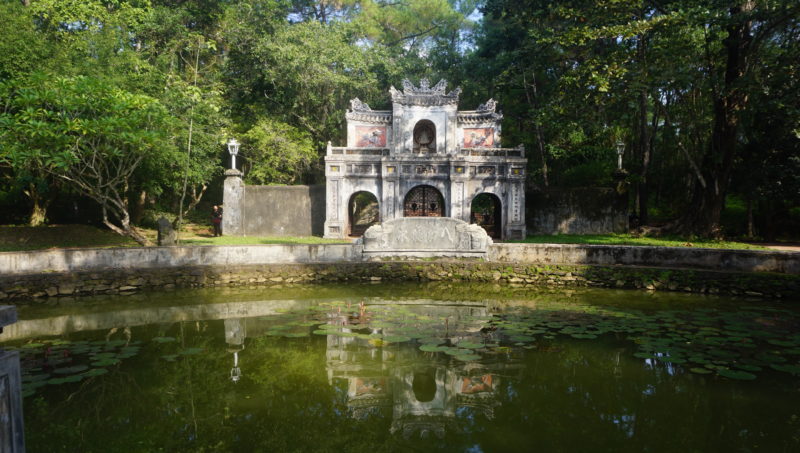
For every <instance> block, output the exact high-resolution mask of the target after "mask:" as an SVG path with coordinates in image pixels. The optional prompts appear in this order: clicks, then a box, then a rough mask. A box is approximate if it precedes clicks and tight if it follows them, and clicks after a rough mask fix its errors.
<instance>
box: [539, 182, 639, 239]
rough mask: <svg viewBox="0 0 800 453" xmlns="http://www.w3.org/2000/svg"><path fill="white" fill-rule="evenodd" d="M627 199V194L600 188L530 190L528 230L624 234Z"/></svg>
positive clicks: (557, 232)
mask: <svg viewBox="0 0 800 453" xmlns="http://www.w3.org/2000/svg"><path fill="white" fill-rule="evenodd" d="M627 202H628V195H627V193H623V194H618V193H617V192H616V191H615V190H613V189H608V188H603V187H588V188H576V189H548V190H540V191H534V192H531V193H529V194H528V195H527V199H526V208H525V213H526V222H527V227H528V233H529V234H559V233H563V234H606V233H624V232H627V230H628V213H627V207H628V206H627V204H628V203H627Z"/></svg>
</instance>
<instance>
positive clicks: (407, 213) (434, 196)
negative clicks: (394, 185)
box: [403, 185, 444, 217]
mask: <svg viewBox="0 0 800 453" xmlns="http://www.w3.org/2000/svg"><path fill="white" fill-rule="evenodd" d="M403 217H444V197H443V196H442V193H441V192H439V191H438V190H437V189H436V188H435V187H433V186H427V185H423V186H417V187H414V188H413V189H411V190H409V191H408V193H407V194H406V198H405V200H404V201H403Z"/></svg>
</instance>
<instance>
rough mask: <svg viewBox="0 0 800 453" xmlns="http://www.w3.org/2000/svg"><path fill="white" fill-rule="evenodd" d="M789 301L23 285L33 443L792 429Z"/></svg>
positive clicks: (464, 288)
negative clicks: (45, 290)
mask: <svg viewBox="0 0 800 453" xmlns="http://www.w3.org/2000/svg"><path fill="white" fill-rule="evenodd" d="M798 307H799V306H798V305H797V303H796V301H795V303H794V304H793V303H791V302H782V303H778V302H772V301H760V300H746V299H732V298H723V297H711V296H707V297H704V296H697V295H686V294H677V293H653V294H649V293H645V292H637V291H615V290H599V289H584V290H558V291H556V290H542V289H537V290H531V289H525V288H514V287H510V286H500V285H486V284H484V285H468V284H428V285H420V284H395V285H386V284H376V285H368V284H361V285H349V286H294V287H284V288H260V289H231V288H229V289H214V290H211V289H205V290H179V291H172V292H159V293H143V294H138V295H133V296H126V297H116V298H114V297H96V298H95V297H92V298H82V299H76V300H59V301H52V302H47V303H38V304H31V305H23V306H20V307H19V317H20V321H19V322H18V323H17V324H15V325H12V326H9V327H7V328H6V329H5V331H4V332H3V334H2V335H1V336H0V338H2V339H3V340H4V343H3V345H2V346H3V347H4V348H17V349H19V351H20V353H21V358H22V369H23V392H24V411H25V414H24V417H25V428H26V431H25V432H26V442H27V446H28V451H30V452H61V451H63V452H76V451H81V452H109V451H113V452H152V451H203V452H209V451H231V452H261V451H263V452H278V451H280V452H283V451H337V452H341V451H348V452H351V451H356V452H358V451H365V452H381V451H431V450H437V451H457V452H462V451H463V452H481V451H486V452H490V451H491V452H508V451H532V450H540V451H589V450H591V451H614V452H623V451H631V452H641V451H653V452H660V451H680V452H684V451H768V452H779V451H800V405H799V404H798V402H800V310H798Z"/></svg>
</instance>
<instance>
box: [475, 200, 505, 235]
mask: <svg viewBox="0 0 800 453" xmlns="http://www.w3.org/2000/svg"><path fill="white" fill-rule="evenodd" d="M469 218H470V223H475V224H477V225H480V226H481V227H482V228H483V229H484V230H486V234H488V235H489V237H491V238H493V239H500V238H502V236H503V207H502V204H501V203H500V198H498V197H497V195H495V194H492V193H488V192H484V193H480V194H478V195H476V196H475V198H473V199H472V205H471V207H470V216H469Z"/></svg>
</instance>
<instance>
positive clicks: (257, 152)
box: [242, 118, 317, 184]
mask: <svg viewBox="0 0 800 453" xmlns="http://www.w3.org/2000/svg"><path fill="white" fill-rule="evenodd" d="M242 157H244V159H245V163H244V165H243V168H244V171H245V181H246V182H247V183H248V184H292V183H296V182H297V180H298V179H299V177H300V176H301V175H302V174H303V173H304V172H305V171H306V170H307V169H308V167H309V166H311V165H312V164H313V163H314V162H315V161H316V160H317V152H316V149H315V147H314V142H313V141H312V140H311V136H310V135H309V134H308V133H307V132H304V131H302V130H299V129H297V128H295V127H293V126H290V125H288V124H286V123H282V122H280V121H277V120H274V119H270V118H263V119H260V120H259V121H257V122H256V124H255V125H254V126H253V127H252V128H250V130H248V131H247V133H245V134H244V143H243V147H242Z"/></svg>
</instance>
